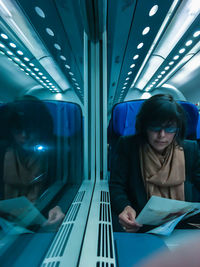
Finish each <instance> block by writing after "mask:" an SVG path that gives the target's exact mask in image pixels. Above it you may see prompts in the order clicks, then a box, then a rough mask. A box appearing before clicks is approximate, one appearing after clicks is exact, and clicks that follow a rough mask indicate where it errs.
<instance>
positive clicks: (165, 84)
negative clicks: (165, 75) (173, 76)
mask: <svg viewBox="0 0 200 267" xmlns="http://www.w3.org/2000/svg"><path fill="white" fill-rule="evenodd" d="M161 87H164V88H171V89H174V90H178V89H177V88H176V87H175V86H173V85H171V84H169V83H164V84H163V85H162V86H161Z"/></svg>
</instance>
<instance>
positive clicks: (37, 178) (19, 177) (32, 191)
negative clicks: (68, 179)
mask: <svg viewBox="0 0 200 267" xmlns="http://www.w3.org/2000/svg"><path fill="white" fill-rule="evenodd" d="M46 171H47V161H46V158H45V157H44V156H42V157H41V156H39V157H38V155H34V154H31V155H27V154H26V155H22V154H21V153H19V152H18V151H17V149H13V148H9V149H7V151H6V153H5V157H4V170H3V180H4V184H5V186H4V198H5V199H8V198H14V197H19V196H26V197H27V198H28V199H29V200H30V201H32V202H34V201H35V200H36V199H37V198H38V197H39V195H40V193H41V190H42V188H43V184H44V179H45V176H46Z"/></svg>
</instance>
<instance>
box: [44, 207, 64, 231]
mask: <svg viewBox="0 0 200 267" xmlns="http://www.w3.org/2000/svg"><path fill="white" fill-rule="evenodd" d="M64 217H65V214H64V213H63V212H62V210H61V208H60V207H59V206H55V207H54V208H53V209H51V210H50V211H49V214H48V219H47V221H46V222H45V223H44V225H43V226H45V228H47V229H48V230H56V229H57V228H58V226H59V225H60V223H61V222H62V220H63V219H64Z"/></svg>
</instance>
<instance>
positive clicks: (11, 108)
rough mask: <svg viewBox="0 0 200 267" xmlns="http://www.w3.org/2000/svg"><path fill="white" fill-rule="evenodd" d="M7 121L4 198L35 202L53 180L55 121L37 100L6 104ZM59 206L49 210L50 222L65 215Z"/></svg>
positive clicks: (4, 118) (4, 146)
mask: <svg viewBox="0 0 200 267" xmlns="http://www.w3.org/2000/svg"><path fill="white" fill-rule="evenodd" d="M3 112H4V115H2V114H1V117H2V118H3V120H4V126H5V129H6V130H5V129H4V130H5V132H6V134H7V136H6V137H5V136H4V137H3V136H1V139H2V140H4V143H3V146H2V149H1V155H0V158H1V159H2V174H1V175H2V180H3V182H4V192H3V198H4V199H8V198H14V197H19V196H26V197H27V198H28V199H29V200H30V201H31V202H33V203H35V202H36V200H37V199H38V198H39V197H40V195H41V194H42V193H43V191H44V190H45V189H46V187H47V183H48V185H49V184H50V183H51V181H49V166H48V161H49V155H50V154H51V153H52V152H51V146H52V138H53V121H52V118H51V115H50V114H49V112H48V110H47V108H46V107H45V105H44V104H43V103H42V102H41V101H39V100H37V99H33V100H32V99H25V100H19V101H15V102H13V103H10V104H8V105H7V106H5V108H4V110H3ZM63 216H64V215H63V213H62V211H61V209H60V208H59V207H57V206H56V207H55V208H53V209H51V210H50V211H49V222H50V224H51V223H54V222H55V221H56V219H57V218H58V219H59V220H60V219H62V218H63Z"/></svg>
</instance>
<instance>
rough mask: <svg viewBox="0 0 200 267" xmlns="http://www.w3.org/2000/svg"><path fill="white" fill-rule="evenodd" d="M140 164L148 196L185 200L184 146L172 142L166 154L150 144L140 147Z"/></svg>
mask: <svg viewBox="0 0 200 267" xmlns="http://www.w3.org/2000/svg"><path fill="white" fill-rule="evenodd" d="M139 154H140V165H141V172H142V177H143V181H144V184H145V188H146V192H147V197H148V198H150V197H151V196H152V195H155V196H160V197H164V198H170V199H177V200H185V194H184V181H185V157H184V151H183V148H181V147H179V146H177V145H175V144H174V143H172V144H171V145H170V146H169V147H168V148H167V150H166V152H165V154H164V155H160V154H159V153H157V152H156V151H155V150H153V149H152V147H151V146H150V145H149V144H145V145H142V146H141V147H140V151H139Z"/></svg>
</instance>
